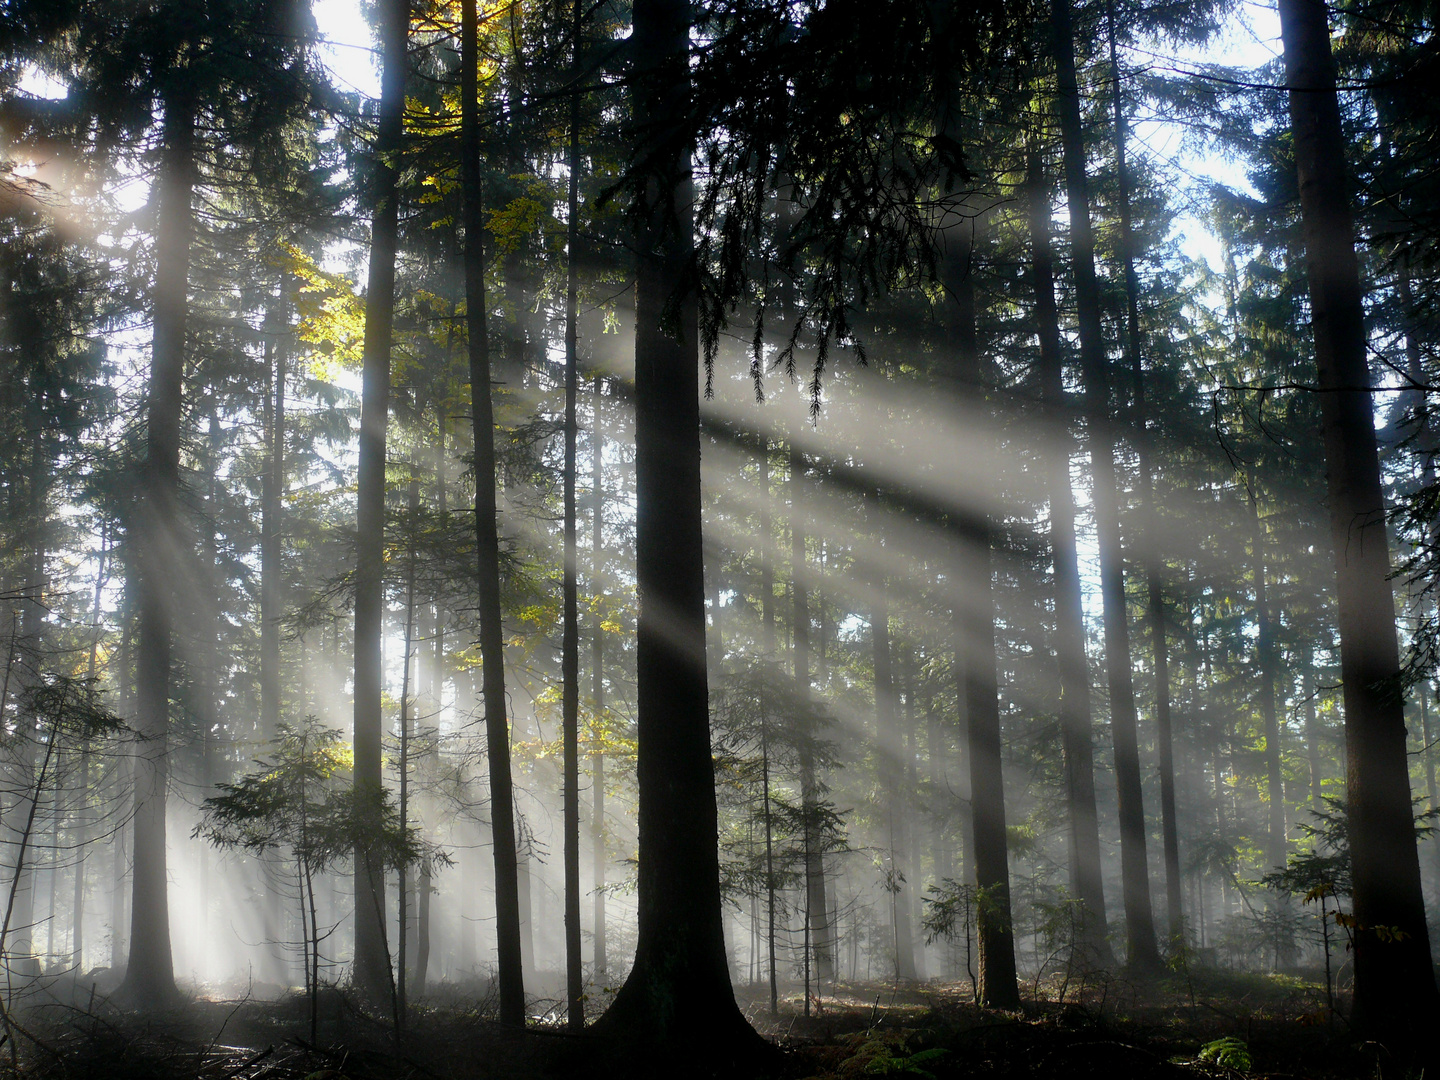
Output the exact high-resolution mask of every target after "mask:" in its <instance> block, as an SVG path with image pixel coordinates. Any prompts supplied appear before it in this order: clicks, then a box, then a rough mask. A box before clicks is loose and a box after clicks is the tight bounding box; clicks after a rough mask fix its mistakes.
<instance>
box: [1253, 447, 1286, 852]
mask: <svg viewBox="0 0 1440 1080" xmlns="http://www.w3.org/2000/svg"><path fill="white" fill-rule="evenodd" d="M1245 479H1246V485H1245V486H1246V489H1247V493H1248V496H1249V497H1248V499H1247V502H1248V503H1249V507H1250V559H1251V562H1252V564H1253V565H1252V567H1251V572H1252V573H1253V574H1254V575H1255V621H1256V624H1257V627H1258V631H1257V633H1256V640H1255V651H1256V652H1257V653H1259V660H1260V716H1261V719H1262V721H1263V723H1264V725H1265V785H1266V792H1267V794H1268V797H1269V803H1270V805H1269V811H1270V814H1269V820H1270V832H1269V837H1268V841H1269V842H1268V844H1267V845H1266V850H1265V854H1266V858H1267V859H1268V860H1269V862H1270V865H1271V866H1272V867H1284V865H1285V854H1286V843H1285V787H1284V781H1283V779H1282V777H1281V773H1280V719H1279V716H1278V715H1277V714H1276V711H1275V630H1274V628H1273V626H1272V624H1271V621H1270V592H1269V589H1268V588H1267V583H1266V580H1265V575H1266V568H1265V547H1264V535H1265V533H1264V530H1263V528H1262V527H1261V525H1260V509H1259V506H1258V505H1257V502H1256V498H1255V473H1254V470H1253V469H1251V470H1247V475H1246V478H1245Z"/></svg>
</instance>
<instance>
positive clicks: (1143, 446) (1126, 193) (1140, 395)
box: [1105, 0, 1185, 945]
mask: <svg viewBox="0 0 1440 1080" xmlns="http://www.w3.org/2000/svg"><path fill="white" fill-rule="evenodd" d="M1105 14H1106V20H1105V21H1106V27H1107V29H1108V31H1109V37H1110V87H1111V100H1112V102H1113V103H1114V106H1115V172H1116V181H1117V183H1116V186H1117V188H1118V189H1119V211H1120V258H1121V261H1122V263H1123V264H1124V274H1125V339H1124V351H1125V363H1126V366H1127V367H1128V368H1129V369H1130V380H1131V384H1132V386H1133V388H1134V394H1135V398H1134V410H1133V416H1132V422H1133V427H1134V431H1135V456H1136V458H1137V459H1138V462H1139V466H1140V478H1139V479H1140V514H1141V519H1142V521H1143V523H1144V525H1143V537H1142V543H1143V550H1142V557H1141V563H1142V565H1143V567H1144V569H1145V593H1146V598H1145V599H1146V603H1145V621H1146V622H1147V623H1148V628H1149V631H1150V648H1151V654H1152V657H1153V660H1154V664H1155V728H1156V744H1157V750H1158V751H1159V758H1160V761H1159V765H1160V829H1161V836H1162V838H1163V839H1162V847H1163V851H1164V856H1165V916H1166V918H1165V923H1166V934H1167V936H1168V937H1169V939H1170V941H1171V943H1172V944H1175V945H1179V944H1181V943H1183V941H1184V935H1185V916H1184V908H1183V905H1182V902H1181V882H1180V832H1179V827H1178V823H1177V822H1176V818H1175V740H1174V734H1173V729H1172V721H1171V710H1170V704H1171V702H1170V698H1171V692H1170V656H1169V652H1168V651H1167V649H1166V646H1165V589H1164V570H1165V563H1164V560H1163V559H1162V557H1161V554H1160V520H1159V516H1158V514H1157V512H1156V508H1157V506H1158V503H1157V502H1156V498H1155V475H1154V470H1153V468H1152V466H1151V461H1150V451H1151V447H1150V435H1149V431H1148V428H1149V422H1150V417H1149V406H1148V404H1147V401H1146V397H1145V370H1144V366H1143V364H1142V362H1141V357H1142V355H1143V353H1144V350H1143V348H1142V338H1141V334H1140V279H1139V277H1138V276H1137V275H1136V273H1135V233H1134V229H1133V228H1132V226H1131V214H1130V191H1131V188H1130V174H1129V171H1128V169H1127V168H1126V164H1125V154H1126V146H1125V143H1126V138H1127V134H1128V124H1127V123H1126V120H1125V108H1124V103H1123V96H1122V93H1121V81H1120V59H1119V55H1118V51H1117V49H1116V45H1115V5H1114V0H1108V2H1107V4H1106V10H1105Z"/></svg>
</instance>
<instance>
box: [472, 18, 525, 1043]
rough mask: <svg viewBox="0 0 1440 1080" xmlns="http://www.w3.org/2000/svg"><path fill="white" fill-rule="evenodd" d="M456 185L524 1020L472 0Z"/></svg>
mask: <svg viewBox="0 0 1440 1080" xmlns="http://www.w3.org/2000/svg"><path fill="white" fill-rule="evenodd" d="M460 19H461V24H462V27H461V34H462V41H461V65H462V70H461V75H460V85H461V87H462V92H461V95H460V107H461V117H460V123H461V151H460V155H461V162H460V170H461V171H460V176H461V188H462V191H463V197H464V200H465V211H464V212H465V316H466V336H467V339H468V346H469V353H470V414H471V423H472V425H473V427H474V432H475V536H476V544H475V548H476V554H477V557H478V558H479V574H480V577H479V582H480V584H479V592H480V663H481V677H482V687H483V693H484V697H485V740H486V745H487V759H488V761H489V766H490V825H491V829H492V832H493V835H494V840H495V846H494V852H495V933H496V940H497V943H498V948H499V955H498V961H499V974H498V982H499V989H500V1022H501V1023H502V1024H506V1025H508V1026H511V1027H523V1026H524V1024H525V976H524V968H523V966H522V964H523V958H522V956H521V951H520V869H519V853H518V851H517V849H516V840H515V796H514V788H513V785H512V783H511V779H510V725H509V721H508V719H507V717H506V714H505V634H504V628H503V626H502V625H501V621H500V620H501V616H500V533H499V523H498V522H497V521H496V494H495V415H494V410H493V407H492V405H491V401H490V339H489V328H488V325H487V319H486V310H485V251H484V246H483V236H484V228H485V225H484V221H483V216H482V215H483V209H484V208H483V205H482V202H481V192H480V118H479V115H478V108H477V104H476V95H477V92H478V89H479V84H478V78H479V30H478V23H477V15H476V9H475V0H463V3H462V5H461V15H460Z"/></svg>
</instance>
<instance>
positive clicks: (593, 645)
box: [590, 374, 607, 983]
mask: <svg viewBox="0 0 1440 1080" xmlns="http://www.w3.org/2000/svg"><path fill="white" fill-rule="evenodd" d="M601 396H602V395H601V376H600V375H598V374H597V375H596V376H595V398H594V402H595V404H594V409H593V411H592V415H591V420H590V424H591V429H590V458H591V460H590V495H591V498H592V499H593V500H594V508H593V510H592V511H591V518H590V589H591V591H592V592H593V593H594V594H595V596H597V597H599V596H600V595H602V593H603V591H604V590H603V587H602V582H601V570H602V569H603V567H604V558H605V512H604V508H605V492H604V490H603V487H604V483H605V436H604V433H603V432H602V430H601V427H600V398H601ZM590 634H591V637H590V669H591V670H590V680H591V682H590V686H591V695H592V696H593V697H594V699H595V705H594V708H595V713H594V715H595V724H594V730H593V731H592V732H591V737H592V738H593V739H594V744H593V745H594V747H595V749H594V750H592V751H591V754H590V778H591V779H590V785H591V796H590V802H591V817H590V851H591V858H592V859H593V860H594V873H593V877H592V881H593V884H594V892H593V895H594V906H595V910H594V914H593V916H592V918H593V920H594V923H595V929H594V934H595V944H594V951H595V973H594V974H595V981H596V982H597V983H603V981H604V978H605V974H606V968H607V957H606V955H605V953H606V940H605V742H604V740H605V627H604V620H603V618H602V617H601V616H600V612H599V609H598V606H597V609H596V614H595V624H594V626H593V627H591V630H590Z"/></svg>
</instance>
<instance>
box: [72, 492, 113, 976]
mask: <svg viewBox="0 0 1440 1080" xmlns="http://www.w3.org/2000/svg"><path fill="white" fill-rule="evenodd" d="M109 555H110V522H109V521H108V520H106V521H105V522H104V523H103V524H102V525H101V527H100V555H99V559H98V562H97V564H96V567H95V597H94V600H93V601H92V602H91V607H90V656H89V659H88V660H87V661H86V664H85V682H86V685H87V687H88V692H89V694H90V695H91V700H92V701H93V700H94V696H95V694H96V692H97V687H96V678H97V674H96V672H97V670H98V666H99V654H100V637H101V634H102V630H101V626H100V602H101V599H102V598H103V597H104V595H105V584H106V576H105V571H106V569H107V566H106V563H107V561H108V559H109ZM92 754H93V751H92V747H91V744H90V740H89V739H86V740H85V745H84V746H83V747H82V748H81V751H80V777H79V781H78V783H77V785H76V786H77V787H78V788H79V792H78V800H77V802H78V805H77V806H76V808H75V824H74V826H73V828H74V842H75V892H74V894H73V896H72V897H71V900H70V925H71V930H70V967H71V969H72V970H73V971H74V972H75V975H76V978H79V977H80V976H82V975H84V973H85V854H86V850H87V849H88V848H89V845H90V830H91V828H92V827H93V820H92V818H93V815H92V811H91V803H90V772H91V759H92Z"/></svg>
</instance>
